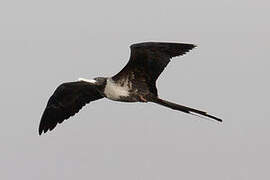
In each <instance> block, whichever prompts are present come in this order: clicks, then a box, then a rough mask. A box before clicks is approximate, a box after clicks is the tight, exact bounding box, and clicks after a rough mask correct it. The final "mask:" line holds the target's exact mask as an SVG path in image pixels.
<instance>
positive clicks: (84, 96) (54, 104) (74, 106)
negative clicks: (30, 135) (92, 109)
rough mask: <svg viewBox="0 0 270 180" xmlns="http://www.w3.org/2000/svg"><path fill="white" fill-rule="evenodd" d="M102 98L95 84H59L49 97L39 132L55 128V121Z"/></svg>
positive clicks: (80, 82)
mask: <svg viewBox="0 0 270 180" xmlns="http://www.w3.org/2000/svg"><path fill="white" fill-rule="evenodd" d="M101 98H103V96H102V95H101V94H100V93H99V91H98V90H97V88H96V87H95V85H92V84H89V83H87V82H83V81H78V82H69V83H63V84H61V85H60V86H59V87H58V88H57V89H56V90H55V92H54V93H53V95H52V96H51V97H50V99H49V101H48V103H47V106H46V109H45V111H44V112H43V115H42V117H41V121H40V125H39V134H41V133H42V132H44V133H46V132H47V131H48V130H52V129H54V128H55V126H56V125H57V123H59V124H60V123H62V122H63V121H64V120H65V119H68V118H69V117H71V116H73V115H75V114H76V113H77V112H79V110H80V109H81V108H82V107H83V106H85V105H86V104H87V103H90V102H91V101H95V100H98V99H101Z"/></svg>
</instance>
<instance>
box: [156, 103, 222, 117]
mask: <svg viewBox="0 0 270 180" xmlns="http://www.w3.org/2000/svg"><path fill="white" fill-rule="evenodd" d="M151 101H152V102H154V103H157V104H159V105H162V106H166V107H168V108H171V109H174V110H178V111H182V112H185V113H188V114H193V113H195V114H200V115H203V116H206V117H209V118H212V119H214V120H216V121H219V122H222V119H220V118H217V117H215V116H212V115H209V114H207V112H204V111H200V110H197V109H193V108H190V107H186V106H183V105H180V104H175V103H172V102H169V101H166V100H163V99H160V98H153V99H151ZM193 115H194V114H193Z"/></svg>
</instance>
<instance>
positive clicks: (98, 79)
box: [93, 77, 107, 86]
mask: <svg viewBox="0 0 270 180" xmlns="http://www.w3.org/2000/svg"><path fill="white" fill-rule="evenodd" d="M106 81H107V78H106V77H96V78H94V79H93V82H94V84H95V85H97V86H105V85H106Z"/></svg>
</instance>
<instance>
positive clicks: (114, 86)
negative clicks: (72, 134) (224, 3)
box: [39, 42, 222, 135]
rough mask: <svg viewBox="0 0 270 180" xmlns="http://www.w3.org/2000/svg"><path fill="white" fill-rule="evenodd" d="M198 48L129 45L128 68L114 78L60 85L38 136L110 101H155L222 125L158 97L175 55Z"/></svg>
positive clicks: (169, 45)
mask: <svg viewBox="0 0 270 180" xmlns="http://www.w3.org/2000/svg"><path fill="white" fill-rule="evenodd" d="M194 47H196V46H195V45H193V44H184V43H166V42H144V43H137V44H133V45H131V46H130V49H131V55H130V58H129V61H128V63H127V64H126V66H125V67H124V68H123V69H122V70H121V71H120V72H119V73H117V74H116V75H114V76H112V77H97V78H94V79H92V80H88V79H83V78H80V79H79V80H78V81H75V82H67V83H63V84H61V85H60V86H58V87H57V88H56V90H55V92H54V93H53V95H52V96H51V97H50V98H49V101H48V103H47V106H46V108H45V110H44V112H43V114H42V117H41V121H40V125H39V135H41V134H42V133H43V132H44V133H46V132H47V131H48V130H53V129H54V128H55V127H56V125H57V124H58V123H59V124H60V123H62V122H63V121H64V120H66V119H68V118H69V117H71V116H73V115H75V114H76V113H77V112H79V110H80V109H81V108H82V107H83V106H85V105H86V104H87V103H90V102H91V101H96V100H98V99H102V98H108V99H110V100H114V101H121V102H143V103H146V102H152V103H156V104H159V105H162V106H165V107H168V108H171V109H174V110H178V111H182V112H185V113H190V114H193V115H199V116H200V115H202V116H206V117H208V118H211V119H214V120H217V121H219V122H222V120H221V119H220V118H217V117H215V116H212V115H209V114H207V112H204V111H200V110H197V109H193V108H190V107H186V106H183V105H179V104H176V103H172V102H169V101H166V100H163V99H160V98H159V96H158V90H157V88H156V80H157V79H158V77H159V75H160V74H161V73H162V71H163V70H164V68H165V67H166V66H167V65H168V63H169V62H170V59H171V58H173V57H175V56H181V55H183V54H185V53H186V52H188V51H190V50H191V49H193V48H194Z"/></svg>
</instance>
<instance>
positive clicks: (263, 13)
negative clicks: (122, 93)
mask: <svg viewBox="0 0 270 180" xmlns="http://www.w3.org/2000/svg"><path fill="white" fill-rule="evenodd" d="M269 4H270V3H269V1H266V0H265V1H264V0H258V1H254V0H252V1H251V0H205V1H194V0H181V1H178V0H174V1H157V0H150V1H145V0H136V1H124V0H123V1H119V0H115V1H102V0H99V1H83V0H76V1H66V0H65V1H64V0H47V1H35V0H24V1H20V0H9V1H7V0H2V1H1V2H0V61H1V66H0V73H1V76H0V80H1V95H0V96H1V97H0V98H1V101H0V105H1V115H0V116H1V128H0V129H1V130H0V141H1V147H0V170H1V173H0V179H5V180H14V179H33V180H48V179H50V180H59V179H64V180H74V179H95V180H105V179H106V180H107V179H113V180H127V179H128V180H164V179H170V180H179V179H185V180H192V179H207V180H216V179H219V180H254V179H260V180H263V179H269V160H270V156H269V151H270V143H269V137H270V133H269V127H270V119H269V105H270V104H269V90H270V86H269V77H270V73H269V65H270V55H269V44H270V35H269V32H270V21H269V17H270V11H269V7H270V6H269ZM142 41H173V42H186V43H194V44H197V45H198V48H196V49H194V50H193V51H191V52H189V53H188V54H186V55H185V56H183V57H178V58H175V59H174V60H173V61H172V62H171V63H170V64H169V66H168V67H167V68H166V70H165V71H164V72H163V74H162V75H161V77H160V79H159V80H158V85H157V86H158V89H159V95H160V97H162V98H164V99H168V100H171V101H174V102H177V103H181V104H184V105H188V106H191V107H194V108H198V109H201V110H206V111H208V112H209V113H210V114H213V115H216V116H218V117H221V118H222V119H224V123H223V124H219V123H216V122H213V121H208V120H205V119H201V118H198V117H195V116H191V115H187V114H184V113H181V112H177V111H173V110H170V109H167V108H164V107H162V106H158V105H155V104H151V103H148V104H140V103H134V104H124V103H119V102H112V101H109V100H106V99H103V100H99V101H96V102H93V103H91V104H89V105H88V106H86V107H85V108H83V110H81V111H80V113H79V114H77V115H76V116H74V117H72V118H70V119H69V120H68V121H65V122H64V123H63V124H61V125H58V126H57V127H56V129H55V130H54V131H52V132H50V133H47V134H45V135H42V136H38V132H37V128H38V125H39V121H40V117H41V114H42V112H43V110H44V108H45V106H46V103H47V100H48V98H49V97H50V96H51V95H52V93H53V91H54V90H55V88H56V87H57V86H58V85H59V84H60V83H62V82H66V81H74V80H77V78H78V77H84V78H93V77H96V76H110V75H113V74H115V73H117V72H118V71H119V70H120V69H121V68H122V67H123V66H124V65H125V64H126V62H127V60H128V58H129V53H130V52H129V45H130V44H132V43H136V42H142Z"/></svg>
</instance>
